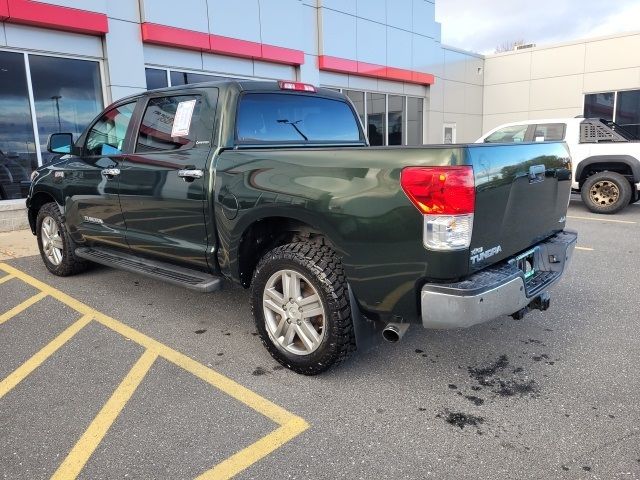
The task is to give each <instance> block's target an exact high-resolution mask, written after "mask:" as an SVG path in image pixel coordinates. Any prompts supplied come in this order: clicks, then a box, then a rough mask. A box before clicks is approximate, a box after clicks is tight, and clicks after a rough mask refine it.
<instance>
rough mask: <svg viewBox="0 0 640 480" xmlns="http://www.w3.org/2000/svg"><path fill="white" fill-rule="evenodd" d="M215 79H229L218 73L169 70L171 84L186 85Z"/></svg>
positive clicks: (173, 85) (174, 85)
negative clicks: (207, 73)
mask: <svg viewBox="0 0 640 480" xmlns="http://www.w3.org/2000/svg"><path fill="white" fill-rule="evenodd" d="M216 80H230V79H229V78H228V77H221V76H219V75H206V74H204V73H189V72H176V71H175V70H171V86H172V87H176V86H178V85H188V84H191V83H202V82H214V81H216Z"/></svg>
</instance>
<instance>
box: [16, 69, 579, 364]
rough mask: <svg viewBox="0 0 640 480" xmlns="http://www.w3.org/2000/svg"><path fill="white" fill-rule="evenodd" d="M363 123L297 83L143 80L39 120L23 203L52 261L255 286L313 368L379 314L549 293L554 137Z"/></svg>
mask: <svg viewBox="0 0 640 480" xmlns="http://www.w3.org/2000/svg"><path fill="white" fill-rule="evenodd" d="M364 132H365V131H364V129H363V126H362V125H361V123H360V120H359V117H358V115H357V113H356V111H355V109H354V106H353V105H352V104H351V103H350V102H349V100H348V99H347V98H346V97H345V96H344V95H342V94H340V93H337V92H334V91H332V90H329V89H322V88H316V87H314V86H312V85H307V84H302V83H296V82H285V81H280V82H276V81H269V82H266V81H264V82H259V81H222V82H215V83H203V84H196V85H190V86H181V87H176V88H168V89H163V90H154V91H149V92H146V93H142V94H139V95H135V96H131V97H128V98H125V99H122V100H119V101H118V102H116V103H114V104H113V105H111V106H109V107H108V108H107V109H106V110H105V111H104V112H103V113H102V114H101V115H100V116H99V117H98V118H96V119H95V120H94V121H93V122H92V123H91V124H90V125H89V127H88V128H87V129H86V131H85V132H84V133H83V134H82V135H81V136H80V137H79V138H78V139H77V140H75V141H74V139H73V137H72V135H71V134H65V133H60V134H54V135H52V136H51V137H50V139H49V144H48V149H49V151H51V152H53V153H57V154H61V157H60V158H59V160H57V161H56V162H54V163H53V164H50V165H46V166H43V167H41V168H39V169H38V170H37V171H36V172H35V173H34V174H33V178H32V184H31V187H30V192H29V196H28V199H27V206H28V215H29V222H30V225H31V229H32V231H33V233H34V235H35V236H36V238H37V241H38V246H39V248H40V253H41V256H42V260H43V262H44V264H45V266H46V268H47V269H48V270H49V271H50V272H51V273H52V274H54V275H59V276H67V275H72V274H77V273H79V272H82V271H84V270H86V269H87V267H88V266H89V265H90V264H91V263H100V264H104V265H108V266H111V267H116V268H121V269H124V270H128V271H130V272H135V273H137V274H141V275H147V276H149V277H153V278H155V279H161V280H164V281H166V282H169V283H172V284H175V285H179V286H182V287H186V288H190V289H194V290H197V291H200V292H207V293H209V292H214V291H216V290H219V289H220V288H222V286H223V283H225V282H234V283H237V284H240V285H242V286H243V287H245V288H249V289H251V295H250V296H251V306H252V311H253V316H254V318H255V324H256V328H257V331H258V332H259V335H260V338H261V340H262V343H263V344H264V345H265V346H266V348H267V350H268V351H269V352H270V354H271V355H272V356H273V357H274V358H275V359H276V360H277V361H278V362H280V363H281V364H282V365H284V366H286V367H288V368H290V369H292V370H294V371H296V372H299V373H302V374H307V375H313V374H317V373H320V372H322V371H324V370H326V369H328V368H330V367H331V366H333V365H336V364H338V363H339V362H341V361H342V360H344V359H345V358H346V357H347V355H348V354H349V353H350V352H352V351H354V350H355V349H356V347H357V345H358V343H359V342H360V339H361V338H364V336H366V334H367V332H370V331H372V330H376V329H377V331H383V332H384V333H383V336H384V337H385V338H387V339H388V340H391V341H393V340H398V339H400V338H401V336H402V334H403V333H404V331H405V330H406V329H407V327H408V326H409V325H410V324H412V323H417V324H422V326H423V327H425V328H428V329H440V328H460V327H469V326H471V325H475V324H478V323H481V322H485V321H488V320H490V319H493V318H496V317H499V316H502V315H513V316H514V317H516V318H520V317H522V316H523V315H524V314H525V313H527V312H528V311H529V310H532V309H538V310H545V309H546V308H547V307H548V306H549V288H550V287H551V286H552V285H553V284H555V283H556V282H557V281H558V280H559V279H560V277H561V276H562V275H563V273H564V271H565V269H566V268H567V265H568V263H569V260H570V259H571V257H572V254H573V250H574V246H575V244H576V239H577V234H576V233H574V232H571V231H569V230H565V219H566V211H567V204H568V201H569V192H570V189H571V162H570V157H569V153H568V150H567V147H566V146H565V144H564V143H561V142H545V143H530V144H519V145H513V144H510V145H509V144H505V145H481V144H477V145H476V144H471V145H440V146H422V147H400V148H396V147H381V148H378V147H370V146H369V145H368V142H367V138H366V136H365V133H364ZM363 326H364V327H367V328H363ZM363 332H364V333H363Z"/></svg>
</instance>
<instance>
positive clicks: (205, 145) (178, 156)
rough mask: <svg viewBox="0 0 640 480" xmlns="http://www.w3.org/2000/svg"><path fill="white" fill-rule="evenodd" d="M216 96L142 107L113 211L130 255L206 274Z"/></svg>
mask: <svg viewBox="0 0 640 480" xmlns="http://www.w3.org/2000/svg"><path fill="white" fill-rule="evenodd" d="M217 95H218V90H217V89H206V90H205V89H203V90H194V89H189V90H185V91H172V92H170V93H169V92H165V93H160V94H156V95H154V96H150V97H149V98H147V99H146V103H145V104H144V105H143V106H142V113H141V121H140V124H139V127H138V128H137V131H136V133H135V135H134V138H133V148H132V150H133V152H132V153H131V155H128V156H127V160H126V162H125V164H124V167H123V168H122V169H121V174H120V186H119V187H120V188H119V192H120V204H121V206H122V213H123V216H124V220H125V223H126V226H127V243H128V244H129V246H130V248H131V250H132V251H134V253H137V254H140V255H143V256H150V257H156V258H158V259H160V260H164V261H169V262H173V263H177V264H181V265H184V264H189V265H190V266H193V267H195V268H199V269H201V270H208V269H209V268H208V263H207V249H208V248H211V249H214V248H215V235H214V232H213V231H212V230H213V228H212V226H209V228H208V225H207V222H208V221H211V219H212V216H211V215H209V214H208V213H207V212H208V205H207V198H208V197H207V191H208V187H207V185H208V182H209V181H210V177H209V173H208V171H207V167H208V159H209V158H210V156H211V152H212V151H213V149H212V145H211V141H212V133H213V127H214V119H215V118H214V117H215V109H216V104H217Z"/></svg>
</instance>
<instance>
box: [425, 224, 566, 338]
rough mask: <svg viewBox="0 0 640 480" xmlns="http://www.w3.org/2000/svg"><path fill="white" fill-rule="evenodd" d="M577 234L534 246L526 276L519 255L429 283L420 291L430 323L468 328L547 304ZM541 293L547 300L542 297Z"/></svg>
mask: <svg viewBox="0 0 640 480" xmlns="http://www.w3.org/2000/svg"><path fill="white" fill-rule="evenodd" d="M577 239H578V234H577V233H576V232H573V231H570V230H565V231H563V232H560V233H558V234H556V235H554V236H553V237H550V238H548V239H546V240H545V241H544V242H541V243H539V244H537V245H536V246H535V247H534V256H535V260H534V262H535V269H536V274H535V275H534V276H533V277H531V278H530V279H528V280H526V281H525V277H524V274H523V272H522V271H521V270H520V269H519V268H518V267H517V266H516V265H515V261H514V259H510V260H507V261H506V262H503V263H501V264H499V265H497V266H494V267H490V268H487V269H485V270H482V271H481V272H478V273H476V274H473V275H472V276H470V277H469V278H467V279H466V280H463V281H461V282H456V283H449V284H426V285H425V286H424V287H422V291H421V298H420V300H421V313H422V325H423V326H424V327H425V328H437V329H445V328H463V327H470V326H472V325H475V324H478V323H482V322H486V321H488V320H491V319H494V318H497V317H500V316H502V315H511V314H514V313H517V312H519V313H520V315H522V314H523V313H526V309H527V308H528V307H530V308H532V309H533V308H538V309H545V308H546V306H547V305H548V294H547V292H546V291H547V289H548V288H549V287H551V286H552V285H553V284H555V283H556V282H557V281H558V280H560V278H561V277H562V275H563V273H564V271H565V270H566V268H567V267H568V266H569V263H570V261H571V259H572V257H573V251H574V249H575V246H576V241H577ZM541 299H542V300H541Z"/></svg>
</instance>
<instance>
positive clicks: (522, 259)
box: [513, 248, 536, 282]
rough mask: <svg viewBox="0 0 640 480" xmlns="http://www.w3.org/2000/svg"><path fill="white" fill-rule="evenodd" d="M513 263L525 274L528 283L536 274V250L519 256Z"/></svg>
mask: <svg viewBox="0 0 640 480" xmlns="http://www.w3.org/2000/svg"><path fill="white" fill-rule="evenodd" d="M513 263H514V265H515V266H516V267H517V268H518V269H519V270H520V271H521V272H522V273H523V274H524V280H525V282H526V281H527V280H529V279H530V278H532V277H533V276H534V275H535V274H536V249H535V248H533V249H531V250H529V251H527V252H524V253H522V254H520V255H518V256H517V257H516V258H515V259H514V261H513Z"/></svg>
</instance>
